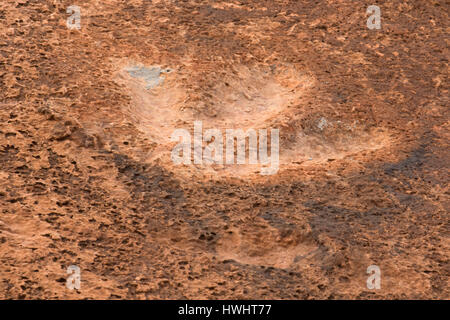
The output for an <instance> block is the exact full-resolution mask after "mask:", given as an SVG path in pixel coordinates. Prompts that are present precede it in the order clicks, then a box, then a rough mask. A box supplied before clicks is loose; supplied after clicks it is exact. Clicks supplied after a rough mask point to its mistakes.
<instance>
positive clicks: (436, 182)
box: [0, 0, 450, 299]
mask: <svg viewBox="0 0 450 320" xmlns="http://www.w3.org/2000/svg"><path fill="white" fill-rule="evenodd" d="M72 4H76V3H73V1H72V0H70V1H66V0H39V1H37V0H20V1H16V0H15V1H12V0H2V1H1V2H0V88H1V90H0V298H8V299H9V298H13V299H37V298H39V299H43V298H45V299H84V298H88V299H93V298H101V299H125V298H128V299H169V298H170V299H181V298H189V299H191V298H192V299H193V298H207V299H231V298H232V299H248V298H251V299H269V298H270V299H344V298H345V299H400V298H414V299H416V298H417V299H448V298H450V296H449V289H448V288H449V286H448V284H449V273H450V264H449V255H450V251H449V245H450V242H449V191H448V181H449V170H448V169H449V167H448V163H449V101H448V97H449V92H448V89H449V83H448V57H449V51H448V47H449V42H448V39H449V38H448V31H449V21H450V19H449V7H450V4H449V2H448V1H444V0H442V1H439V0H433V1H425V0H414V1H405V0H401V1H400V0H390V1H377V4H378V5H379V6H380V7H381V10H382V29H381V30H369V29H368V28H367V27H366V21H367V17H368V16H367V15H366V9H367V7H368V6H369V5H371V4H373V3H372V2H370V3H369V2H368V1H356V0H355V1H351V0H339V1H338V0H335V1H332V0H329V1H302V0H299V1H280V0H277V1H264V0H258V1H256V0H242V1H192V0H187V1H147V0H145V1H144V0H123V1H122V0H105V1H95V0H89V1H82V2H80V3H78V5H79V6H80V7H81V9H82V16H81V17H82V20H81V26H82V28H81V30H79V31H78V30H69V29H68V28H67V26H66V19H67V17H68V14H67V13H66V8H67V7H68V6H70V5H72ZM136 64H140V65H143V66H149V67H150V66H159V67H160V68H163V69H165V68H170V70H171V72H167V73H164V74H161V76H163V77H164V80H163V81H161V82H158V84H159V85H158V86H156V87H155V88H152V89H148V88H146V83H145V81H144V80H145V79H144V80H143V79H140V78H136V77H132V76H130V73H129V72H127V71H126V70H127V69H126V68H127V67H129V66H132V65H136ZM158 81H159V80H158ZM147 85H148V84H147ZM194 120H202V121H203V124H204V127H205V128H213V127H214V128H220V129H224V128H233V127H237V128H255V129H258V128H268V127H272V128H280V139H281V140H280V170H279V172H278V173H277V174H275V175H270V176H261V175H259V174H258V173H257V172H258V168H254V167H251V166H237V165H236V166H218V165H217V166H208V167H204V166H194V165H193V166H182V167H177V166H175V165H173V164H172V162H171V161H170V150H171V148H172V147H173V143H172V144H171V142H170V140H169V137H170V133H171V132H172V131H173V130H174V129H175V128H186V129H191V128H192V123H193V121H194ZM372 264H374V265H378V266H379V267H380V268H381V272H382V288H381V289H380V290H369V289H367V287H366V279H367V277H368V275H367V274H366V269H367V267H368V266H369V265H372ZM69 265H77V266H79V267H80V269H81V277H82V282H81V289H80V290H73V291H71V290H69V289H67V288H66V285H65V284H66V278H67V274H66V269H67V267H68V266H69Z"/></svg>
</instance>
